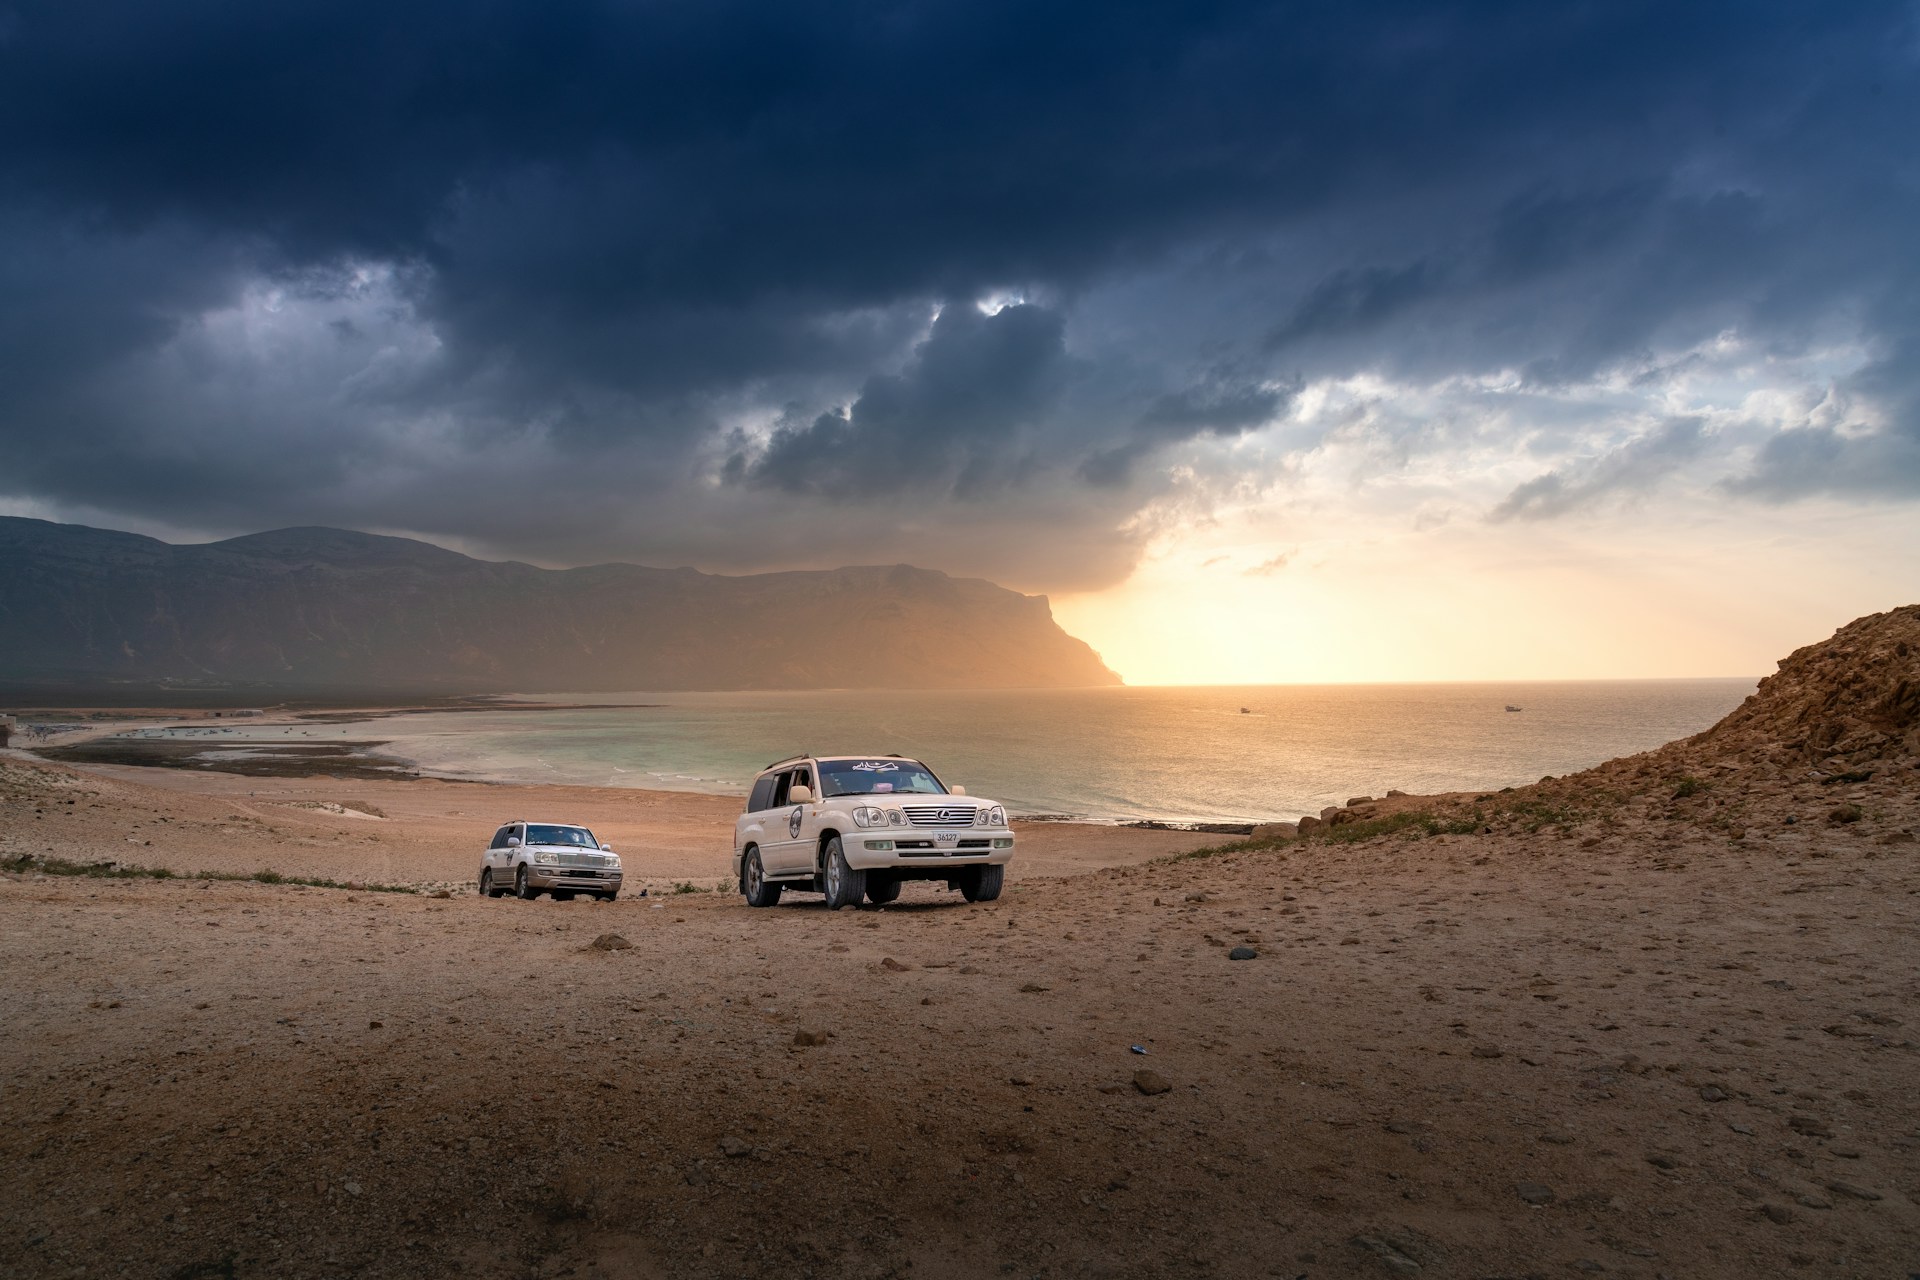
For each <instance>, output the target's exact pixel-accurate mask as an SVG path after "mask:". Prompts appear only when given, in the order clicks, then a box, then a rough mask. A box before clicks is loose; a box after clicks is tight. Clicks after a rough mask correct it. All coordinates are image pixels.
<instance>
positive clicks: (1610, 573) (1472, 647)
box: [1053, 510, 1920, 685]
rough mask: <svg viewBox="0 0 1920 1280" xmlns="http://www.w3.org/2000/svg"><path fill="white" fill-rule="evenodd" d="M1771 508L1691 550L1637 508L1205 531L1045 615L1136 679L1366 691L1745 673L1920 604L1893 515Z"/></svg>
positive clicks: (1915, 557) (1719, 529)
mask: <svg viewBox="0 0 1920 1280" xmlns="http://www.w3.org/2000/svg"><path fill="white" fill-rule="evenodd" d="M1770 514H1771V513H1767V512H1758V513H1755V514H1754V515H1753V516H1751V517H1729V516H1727V515H1726V514H1725V513H1722V514H1720V515H1718V516H1715V517H1713V518H1704V517H1703V518H1701V519H1699V520H1698V521H1696V527H1695V528H1694V529H1693V530H1692V531H1691V532H1693V533H1694V534H1696V535H1697V536H1694V537H1690V538H1675V537H1674V536H1673V534H1674V530H1673V528H1672V527H1671V526H1670V525H1661V526H1658V527H1657V528H1656V527H1648V526H1646V525H1645V524H1644V523H1643V522H1640V521H1637V520H1635V519H1634V518H1633V517H1632V514H1631V513H1623V514H1622V516H1621V517H1619V518H1614V519H1609V520H1605V521H1588V522H1583V523H1582V524H1579V525H1574V526H1565V527H1563V526H1561V525H1558V524H1538V525H1529V526H1525V527H1523V528H1516V527H1515V526H1513V525H1491V524H1488V523H1485V522H1459V523H1457V524H1454V525H1449V526H1448V527H1445V528H1441V529H1434V530H1427V531H1416V530H1414V529H1412V528H1408V527H1405V526H1404V524H1403V526H1402V528H1401V529H1400V530H1398V531H1394V530H1388V529H1379V528H1374V529H1357V528H1352V527H1350V526H1349V527H1346V528H1345V529H1342V528H1340V527H1339V526H1338V525H1334V526H1331V527H1329V528H1328V532H1327V535H1326V536H1323V537H1320V538H1308V539H1305V540H1298V539H1287V540H1285V541H1280V540H1275V541H1273V542H1266V543H1264V544H1263V543H1256V542H1252V541H1245V540H1238V541H1236V540H1234V539H1233V538H1231V537H1230V536H1223V535H1229V534H1230V532H1231V531H1229V530H1224V529H1222V528H1220V527H1217V526H1209V527H1208V528H1206V529H1204V530H1188V531H1183V532H1181V533H1179V534H1176V535H1174V536H1172V537H1169V538H1167V539H1165V540H1164V541H1163V543H1162V544H1161V545H1159V546H1156V547H1155V548H1154V550H1153V551H1152V552H1150V554H1149V555H1148V556H1147V557H1146V558H1145V559H1144V560H1143V561H1142V562H1141V564H1140V565H1139V567H1138V568H1137V569H1136V570H1135V572H1134V574H1133V575H1132V576H1131V577H1130V578H1129V579H1127V580H1126V581H1125V582H1123V583H1121V584H1119V585H1117V586H1115V587H1112V588H1109V589H1107V590H1105V591H1099V592H1089V593H1084V594H1077V595H1069V596H1062V597H1058V598H1056V599H1055V600H1054V601H1053V611H1054V617H1055V618H1056V620H1058V622H1059V623H1060V625H1061V626H1062V627H1064V628H1065V629H1066V630H1067V631H1068V632H1070V633H1072V634H1073V635H1076V636H1078V637H1080V638H1081V639H1083V640H1085V641H1086V642H1087V643H1089V644H1090V645H1092V646H1093V647H1094V649H1096V650H1097V651H1098V652H1099V653H1100V655H1101V657H1102V658H1103V659H1104V660H1105V661H1106V663H1107V665H1108V666H1109V667H1111V668H1113V669H1114V670H1115V671H1116V672H1118V673H1119V674H1120V675H1121V677H1122V678H1123V679H1124V680H1125V681H1126V682H1127V683H1128V684H1129V685H1256V684H1346V683H1369V684H1370V683H1399V682H1439V681H1503V680H1505V681H1512V680H1578V679H1633V678H1681V677H1712V676H1729V677H1731V676H1749V675H1755V674H1758V673H1765V672H1770V671H1772V670H1773V666H1774V663H1775V661H1776V660H1777V659H1779V658H1782V657H1784V656H1785V655H1786V654H1787V653H1789V652H1790V651H1792V650H1793V649H1795V648H1798V647H1799V646H1801V645H1804V644H1810V643H1813V642H1815V641H1817V640H1820V639H1824V638H1825V637H1826V636H1828V635H1829V634H1831V633H1832V632H1833V630H1834V629H1835V628H1837V627H1839V626H1841V625H1842V624H1844V623H1846V622H1848V621H1850V620H1852V619H1853V618H1855V617H1857V616H1860V615H1861V614H1866V613H1874V612H1879V611H1881V610H1884V609H1888V608H1892V607H1894V606H1896V605H1899V604H1903V603H1910V602H1911V601H1912V600H1914V599H1916V598H1920V541H1916V540H1915V539H1913V538H1912V537H1911V532H1912V529H1911V520H1910V519H1908V518H1907V517H1906V516H1905V515H1904V513H1901V512H1898V511H1897V510H1896V511H1893V512H1888V513H1883V514H1879V515H1874V514H1862V513H1860V512H1858V511H1844V512H1842V511H1835V512H1832V513H1828V514H1824V515H1817V514H1813V513H1801V515H1800V517H1799V518H1798V519H1797V520H1796V521H1795V522H1794V526H1793V529H1794V530H1795V531H1793V532H1790V531H1788V530H1787V529H1785V528H1783V527H1782V526H1781V525H1780V524H1779V523H1778V522H1777V521H1775V520H1773V519H1770V518H1769V516H1770ZM1242 532H1245V531H1244V530H1243V531H1242ZM1343 532H1344V533H1345V534H1346V536H1344V537H1343V536H1341V534H1342V533H1343Z"/></svg>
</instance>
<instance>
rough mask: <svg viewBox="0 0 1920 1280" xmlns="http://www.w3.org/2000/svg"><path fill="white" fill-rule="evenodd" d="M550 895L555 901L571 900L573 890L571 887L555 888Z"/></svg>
mask: <svg viewBox="0 0 1920 1280" xmlns="http://www.w3.org/2000/svg"><path fill="white" fill-rule="evenodd" d="M551 896H552V898H553V900H554V901H555V902H572V901H573V890H571V889H555V890H554V891H553V893H552V895H551Z"/></svg>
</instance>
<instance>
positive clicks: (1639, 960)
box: [0, 759, 1920, 1280]
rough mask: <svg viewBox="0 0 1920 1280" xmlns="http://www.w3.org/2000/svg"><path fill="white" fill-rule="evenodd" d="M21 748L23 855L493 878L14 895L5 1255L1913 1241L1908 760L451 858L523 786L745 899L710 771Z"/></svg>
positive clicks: (1650, 1257)
mask: <svg viewBox="0 0 1920 1280" xmlns="http://www.w3.org/2000/svg"><path fill="white" fill-rule="evenodd" d="M4 769H5V771H4V774H0V779H3V780H4V783H5V785H4V787H0V825H3V828H4V831H5V839H6V842H7V844H6V850H7V852H9V853H15V854H17V853H20V852H37V851H45V850H52V851H53V852H55V853H56V854H60V855H62V856H68V857H80V858H90V857H96V856H106V857H117V858H120V859H122V860H126V861H136V862H140V863H143V864H147V865H164V866H171V867H175V868H178V869H182V870H187V869H194V868H207V869H229V870H243V871H247V870H254V869H257V868H258V867H260V866H261V865H272V866H274V867H275V868H276V869H278V870H281V871H283V872H289V873H306V874H316V875H326V876H332V877H337V878H344V877H346V876H349V875H363V876H365V877H367V878H369V879H395V880H409V881H436V880H446V881H453V880H456V879H457V880H459V881H461V882H462V884H463V887H462V888H461V889H460V891H459V892H457V893H456V895H455V896H453V897H451V898H448V899H444V900H442V899H435V898H431V897H426V896H410V895H395V894H380V893H367V892H359V893H352V892H347V891H341V890H323V889H303V888H298V887H294V886H286V885H278V886H273V885H260V884H244V883H242V884H236V883H223V882H191V881H188V882H181V881H174V882H150V881H141V882H132V881H118V880H85V879H72V878H58V877H48V876H43V875H37V874H31V873H29V874H24V875H18V874H16V875H12V876H9V877H7V878H5V879H0V964H3V965H4V972H5V974H6V978H7V980H6V982H5V984H4V986H3V987H0V1025H4V1026H5V1027H6V1029H7V1030H6V1034H5V1037H4V1040H0V1090H3V1092H0V1258H4V1259H6V1261H5V1262H4V1263H0V1268H3V1269H4V1270H6V1271H7V1272H8V1273H9V1274H14V1275H22V1276H67V1275H81V1274H87V1275H131V1276H169V1277H194V1276H228V1275H234V1276H250V1275H276V1276H279V1275H286V1276H324V1275H346V1274H354V1275H380V1276H386V1275H393V1276H417V1275H424V1276H434V1275H480V1276H496V1275H497V1276H534V1277H552V1276H581V1277H588V1276H595V1277H625V1276H634V1277H645V1276H688V1275H692V1276H707V1275H711V1276H734V1275H780V1276H789V1275H818V1276H841V1275H847V1276H874V1277H879V1276H899V1277H909V1276H919V1277H928V1276H931V1277H946V1276H953V1277H961V1276H979V1275H1000V1274H1009V1275H1021V1276H1049V1277H1052V1276H1083V1275H1084V1276H1162V1275H1169V1274H1187V1275H1197V1276H1220V1277H1227V1276H1233V1277H1239V1276H1249V1277H1251V1276H1286V1277H1299V1276H1307V1277H1315V1278H1318V1277H1329V1276H1348V1275H1352V1276H1382V1275H1434V1276H1462V1277H1468V1276H1471V1277H1495V1276H1507V1277H1519V1276H1561V1275H1578V1274H1587V1273H1590V1274H1596V1275H1619V1276H1640V1277H1648V1278H1651V1277H1655V1276H1662V1275H1664V1276H1669V1277H1674V1278H1675V1280H1678V1278H1680V1277H1695V1276H1729V1277H1731V1276H1741V1277H1748V1276H1773V1275H1810V1276H1836V1277H1838V1276H1846V1277H1888V1276H1890V1277H1905V1276H1907V1275H1909V1273H1911V1272H1914V1271H1920V1212H1916V1208H1915V1201H1916V1198H1920V1157H1917V1156H1916V1151H1920V1058H1916V1041H1915V1039H1914V1036H1915V1034H1916V1032H1915V1030H1914V1028H1915V1027H1916V1026H1920V947H1916V943H1917V942H1920V936H1917V935H1920V897H1917V896H1916V895H1920V874H1917V873H1916V865H1915V853H1914V849H1915V845H1914V844H1913V836H1912V834H1911V829H1912V827H1913V826H1914V820H1915V818H1916V817H1920V814H1916V812H1915V803H1916V802H1915V796H1916V795H1920V786H1915V779H1916V778H1920V774H1916V773H1914V772H1913V771H1912V770H1908V771H1906V772H1905V773H1900V774H1890V775H1888V776H1886V777H1884V778H1879V779H1876V780H1874V781H1873V782H1872V783H1871V784H1869V785H1865V786H1861V787H1857V788H1853V789H1851V790H1850V791H1849V792H1848V795H1849V796H1850V797H1852V798H1854V799H1856V800H1857V801H1858V802H1859V803H1860V805H1861V806H1862V808H1863V811H1864V813H1865V814H1866V817H1865V818H1864V819H1863V820H1860V821H1854V822H1851V823H1848V824H1846V825H1835V824H1830V823H1823V822H1820V821H1818V816H1819V814H1820V813H1822V812H1824V810H1823V808H1822V806H1824V805H1826V804H1827V803H1828V802H1829V800H1830V798H1831V797H1830V794H1829V792H1828V791H1826V790H1822V789H1820V788H1808V789H1803V790H1801V791H1795V790H1794V789H1792V788H1786V789H1784V790H1782V791H1781V792H1780V794H1779V795H1777V796H1774V797H1772V798H1771V799H1770V800H1769V801H1768V804H1769V805H1772V806H1773V808H1771V809H1768V810H1767V811H1766V812H1765V813H1762V812H1760V811H1759V810H1754V811H1753V812H1751V813H1746V814H1745V816H1743V817H1742V819H1741V821H1742V822H1743V823H1745V824H1746V826H1745V827H1743V828H1742V829H1741V830H1740V835H1739V836H1738V838H1734V837H1730V836H1729V835H1728V833H1727V831H1726V830H1725V829H1724V824H1722V825H1721V826H1715V825H1713V823H1711V822H1708V821H1706V820H1704V819H1702V820H1699V821H1696V820H1694V819H1692V818H1690V817H1689V816H1688V815H1687V814H1686V813H1684V812H1677V811H1676V809H1677V806H1667V807H1660V806H1651V807H1650V806H1648V805H1646V804H1641V803H1638V802H1637V801H1634V800H1630V799H1629V800H1625V801H1622V802H1621V803H1620V804H1619V805H1617V806H1616V807H1613V808H1609V809H1606V810H1605V811H1601V812H1595V813H1585V814H1573V815H1569V814H1562V815H1559V816H1558V820H1556V821H1554V822H1551V823H1546V822H1542V821H1541V820H1539V818H1538V816H1537V814H1536V815H1534V816H1533V817H1532V818H1531V819H1527V820H1523V819H1526V815H1524V814H1523V815H1517V816H1516V815H1514V814H1509V815H1507V816H1505V817H1502V816H1500V815H1498V814H1495V815H1492V816H1491V818H1490V821H1489V823H1488V825H1487V827H1486V828H1485V829H1484V830H1483V831H1481V832H1480V833H1477V834H1470V835H1456V836H1446V835H1443V836H1438V837H1431V836H1430V837H1426V838H1415V837H1416V836H1418V835H1419V833H1418V832H1415V831H1408V832H1402V833H1399V834H1396V835H1385V836H1381V837H1379V838H1377V839H1373V840H1369V841H1366V842H1362V843H1354V844H1332V843H1319V842H1307V843H1303V844H1299V845H1292V846H1286V847H1282V848H1279V849H1272V850H1263V851H1257V852H1244V853H1234V854H1227V855H1221V856H1215V857H1209V858H1202V859H1186V860H1178V861H1162V862H1149V861H1144V860H1145V859H1148V858H1152V857H1155V856H1157V855H1160V854H1165V853H1169V852H1175V851H1177V850H1178V849H1180V848H1184V847H1191V845H1192V844H1194V843H1196V842H1197V841H1196V838H1195V837H1191V836H1180V835H1177V834H1172V833H1158V832H1115V831H1112V830H1110V829H1108V830H1101V829H1091V830H1089V829H1086V828H1078V829H1076V828H1066V827H1050V826H1040V827H1034V828H1031V829H1029V830H1027V831H1023V833H1022V836H1023V841H1024V842H1025V843H1024V844H1023V851H1022V854H1021V858H1020V860H1019V861H1018V862H1017V863H1016V869H1017V871H1018V875H1017V876H1016V877H1015V879H1014V881H1013V883H1012V884H1011V886H1010V888H1009V891H1008V893H1007V895H1006V896H1005V897H1004V898H1003V899H1002V900H1001V901H1000V902H998V903H995V904H991V905H980V906H967V905H965V904H963V903H961V902H960V901H959V899H958V898H957V896H955V895H949V894H945V893H943V892H937V891H935V890H934V889H932V888H931V887H929V886H920V885H911V886H908V888H907V890H906V893H905V895H904V897H903V899H902V902H901V903H900V904H898V905H897V906H894V907H891V908H886V909H880V910H871V909H863V910H858V911H855V910H846V911H842V912H838V913H828V912H826V911H825V910H823V909H822V908H821V907H820V906H819V905H818V899H817V898H811V897H802V898H797V899H793V900H791V901H790V902H789V903H785V904H783V905H782V906H780V907H779V908H777V909H774V910H771V911H752V910H750V909H748V908H747V907H746V906H744V904H743V903H742V902H741V901H740V899H739V898H738V897H737V896H736V895H730V894H719V893H714V892H702V893H692V894H677V895H676V894H671V893H668V894H666V895H665V896H653V897H649V898H647V899H638V898H623V899H622V901H620V902H618V903H615V904H593V903H587V902H572V903H554V902H550V901H547V900H540V901H537V902H531V903H525V902H516V901H513V900H510V899H509V900H503V901H488V900H485V899H480V898H477V897H475V896H474V895H473V894H472V893H471V891H470V890H468V889H466V888H465V887H464V882H465V881H466V879H467V877H468V876H470V875H471V874H472V873H473V867H472V863H473V860H474V852H475V847H476V842H477V839H478V838H479V837H480V836H481V835H483V834H484V833H485V832H488V831H490V830H491V828H492V827H493V826H494V825H495V824H496V823H497V822H498V821H500V820H502V819H503V818H505V817H509V816H514V815H516V814H528V815H532V814H534V813H539V814H542V815H551V816H558V817H564V818H567V819H570V820H578V821H585V822H587V823H589V824H591V825H593V826H594V827H595V829H596V830H597V831H598V832H600V833H601V834H602V835H603V836H605V837H607V838H609V839H610V840H611V841H612V842H613V843H614V844H615V845H616V847H619V848H621V849H622V851H623V853H624V854H625V855H626V856H627V857H628V858H629V859H630V862H629V865H630V867H631V866H635V861H633V860H637V861H638V864H639V865H638V867H636V872H637V874H638V878H640V879H643V880H645V879H651V880H653V881H654V882H655V883H656V885H659V886H665V885H667V884H669V883H670V882H671V881H673V880H674V879H677V878H685V879H688V880H691V881H694V882H705V883H708V884H710V883H711V881H713V880H715V879H717V878H719V877H720V876H721V875H722V874H724V860H725V855H726V848H727V846H726V830H727V824H728V823H730V822H731V817H732V809H733V805H732V804H731V803H730V802H724V801H720V800H712V799H709V798H705V797H689V796H666V795H660V794H657V793H655V794H649V793H635V792H612V791H594V790H573V789H568V790H560V789H537V790H536V789H519V788H507V787H477V786H471V785H460V784H447V783H433V782H411V783H394V782H388V783H366V784H351V785H349V784H333V783H328V782H325V781H306V782H301V781H286V780H257V779H245V778H230V777H219V776H215V775H203V774H180V773H170V772H167V771H161V770H151V771H133V770H112V769H105V770H97V771H89V772H87V773H84V774H83V773H78V772H75V771H73V770H69V769H64V768H57V769H56V768H46V767H43V766H24V765H22V764H20V763H19V762H18V760H17V759H15V760H12V761H9V762H7V763H5V765H4ZM68 801H72V802H73V803H71V804H69V803H67V802H68ZM1401 803H1402V805H1403V807H1404V806H1405V805H1407V804H1411V803H1414V800H1413V799H1412V798H1410V799H1409V800H1407V801H1404V802H1401ZM1688 803H1692V802H1688ZM1712 803H1714V804H1720V803H1722V800H1721V799H1720V798H1718V797H1716V798H1715V799H1714V800H1713V801H1712ZM314 804H334V805H338V806H341V807H343V808H345V807H348V806H356V805H358V806H364V807H366V808H367V809H370V810H377V811H379V812H380V813H383V814H385V815H387V816H386V817H385V818H384V819H382V818H371V817H360V818H355V817H348V816H344V815H343V814H337V813H333V812H331V811H328V810H325V809H314V808H308V807H304V806H308V805H314ZM1795 813H1797V814H1799V815H1802V816H1801V819H1800V820H1799V821H1798V822H1797V824H1795V825H1792V826H1786V825H1782V824H1783V823H1784V822H1785V818H1784V817H1782V816H1781V815H1782V814H1795ZM149 841H151V843H150V844H149V843H148V842H149ZM1102 863H1105V864H1107V865H1105V866H1102V865H1100V864H1102ZM630 874H632V873H630ZM605 933H617V934H619V935H621V936H623V937H624V938H625V939H627V940H629V941H630V942H631V944H632V945H631V947H629V948H626V949H617V950H611V951H602V950H595V949H593V948H592V947H591V945H590V944H591V943H592V942H593V940H594V939H595V938H596V937H597V936H599V935H602V934H605ZM1236 945H1238V946H1246V947H1248V948H1250V949H1252V950H1253V951H1255V952H1257V956H1256V957H1255V958H1254V959H1250V960H1245V961H1234V960H1231V959H1229V958H1228V957H1229V948H1230V947H1232V946H1236ZM796 1038H801V1039H809V1040H815V1039H817V1040H819V1041H821V1043H818V1044H805V1045H802V1044H796ZM1132 1046H1139V1047H1140V1048H1141V1049H1144V1050H1146V1053H1145V1054H1140V1053H1136V1052H1134V1051H1133V1048H1132ZM1142 1071H1148V1072H1152V1073H1154V1074H1155V1075H1157V1076H1158V1077H1159V1079H1158V1080H1155V1079H1153V1078H1151V1077H1148V1076H1137V1073H1139V1072H1142ZM1163 1084H1164V1086H1165V1088H1164V1091H1161V1087H1162V1085H1163ZM1147 1090H1153V1092H1148V1091H1147Z"/></svg>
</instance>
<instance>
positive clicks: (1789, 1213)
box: [1760, 1204, 1793, 1227]
mask: <svg viewBox="0 0 1920 1280" xmlns="http://www.w3.org/2000/svg"><path fill="white" fill-rule="evenodd" d="M1760 1212H1761V1213H1762V1214H1764V1215H1766V1219H1767V1221H1768V1222H1772V1223H1776V1224H1778V1225H1780V1226H1783V1227H1784V1226H1786V1225H1787V1224H1788V1223H1789V1222H1792V1221H1793V1210H1791V1209H1789V1208H1787V1206H1785V1205H1783V1204H1763V1205H1761V1206H1760Z"/></svg>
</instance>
